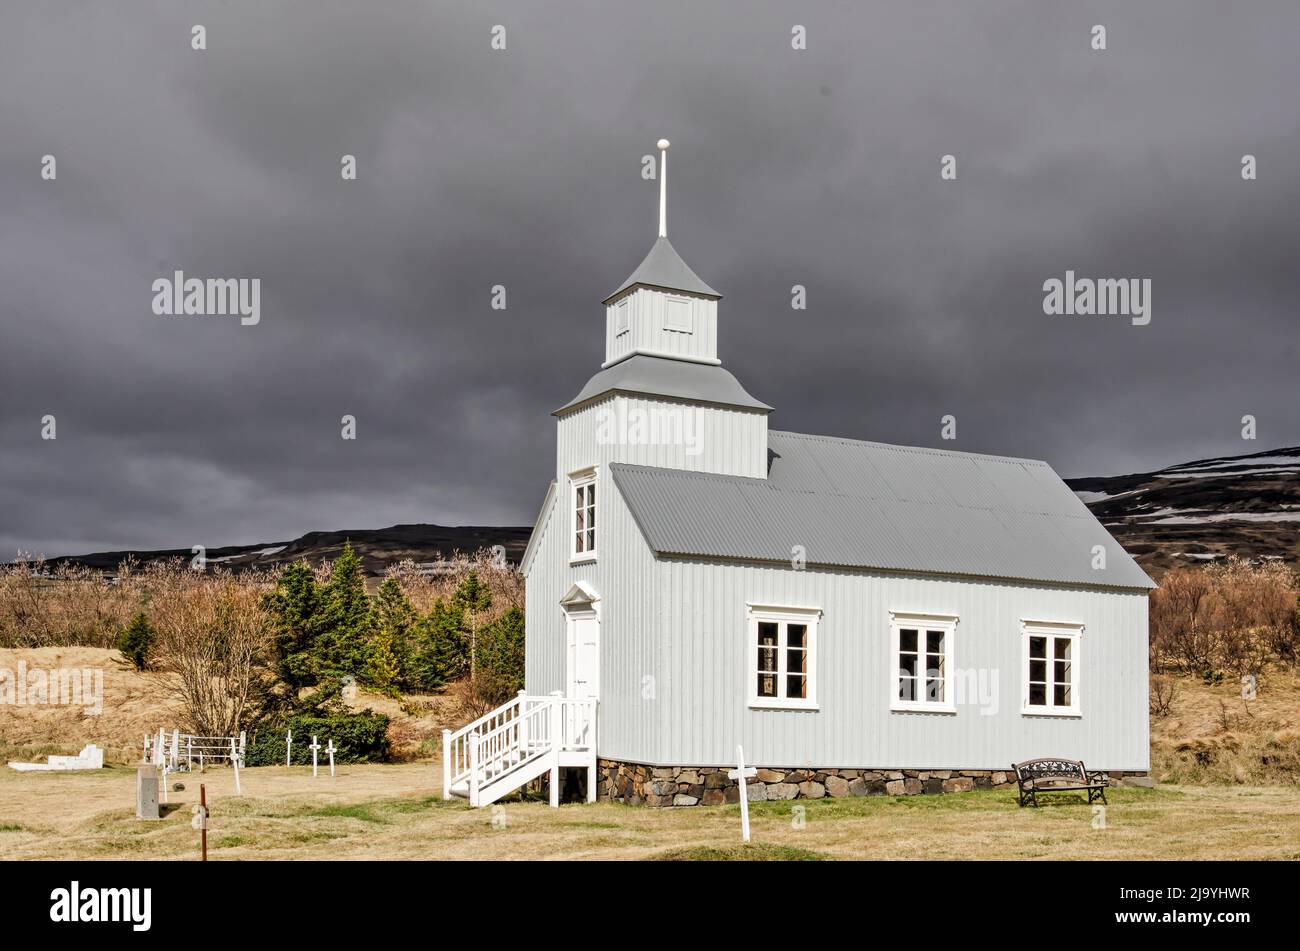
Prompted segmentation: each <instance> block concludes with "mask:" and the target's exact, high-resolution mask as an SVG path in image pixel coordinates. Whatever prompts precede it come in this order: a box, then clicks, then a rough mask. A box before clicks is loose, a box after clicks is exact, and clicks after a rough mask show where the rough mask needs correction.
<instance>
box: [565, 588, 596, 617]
mask: <svg viewBox="0 0 1300 951" xmlns="http://www.w3.org/2000/svg"><path fill="white" fill-rule="evenodd" d="M599 601H600V595H599V594H597V593H596V589H595V588H593V587H592V586H591V585H590V584H589V583H588V582H586V581H578V582H575V583H574V585H573V587H571V588H570V589H569V590H568V591H567V592H566V593H565V595H564V597H562V598H560V607H562V608H564V609H565V610H566V611H569V610H579V611H580V610H583V609H586V610H591V611H594V610H596V606H597V603H598V602H599Z"/></svg>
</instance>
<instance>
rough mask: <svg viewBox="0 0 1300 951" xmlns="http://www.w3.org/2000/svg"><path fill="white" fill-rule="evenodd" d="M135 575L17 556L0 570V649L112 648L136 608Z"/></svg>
mask: <svg viewBox="0 0 1300 951" xmlns="http://www.w3.org/2000/svg"><path fill="white" fill-rule="evenodd" d="M140 596H141V590H140V577H139V571H138V569H137V567H136V565H135V564H134V563H133V562H130V561H127V562H123V563H122V565H121V566H120V567H119V569H118V572H117V574H116V576H115V577H114V578H112V579H106V578H105V576H104V574H103V572H101V571H98V570H95V569H92V568H85V567H80V566H77V565H66V564H60V565H56V566H54V567H50V566H48V565H47V564H46V563H45V561H44V559H41V558H30V557H28V556H25V555H21V554H20V555H19V557H18V560H17V561H15V562H14V563H13V564H10V565H3V566H0V647H54V646H66V647H113V646H114V645H115V643H116V641H117V637H118V635H119V634H120V633H121V631H122V628H124V627H125V626H126V625H127V624H128V623H129V622H130V620H131V616H132V615H133V614H134V613H135V611H136V610H137V606H138V605H139V602H140Z"/></svg>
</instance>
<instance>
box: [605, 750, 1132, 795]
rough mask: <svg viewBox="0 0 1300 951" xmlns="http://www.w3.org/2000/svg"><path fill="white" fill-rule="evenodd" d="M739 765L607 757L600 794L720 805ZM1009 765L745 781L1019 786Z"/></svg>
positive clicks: (790, 787)
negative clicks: (674, 763)
mask: <svg viewBox="0 0 1300 951" xmlns="http://www.w3.org/2000/svg"><path fill="white" fill-rule="evenodd" d="M734 768H735V767H734V766H643V765H641V764H640V763H621V762H618V761H616V760H607V759H602V760H598V761H597V763H596V797H597V798H598V799H609V800H613V801H615V802H624V803H628V804H629V805H643V804H644V805H649V806H696V805H703V806H716V805H721V804H723V803H727V802H739V801H740V787H739V785H738V784H737V783H736V781H735V780H732V779H728V778H727V773H728V772H729V771H730V770H732V769H734ZM1106 772H1107V775H1108V776H1110V781H1111V784H1112V785H1116V786H1119V785H1149V782H1150V781H1149V780H1148V779H1147V774H1146V773H1144V772H1121V771H1118V770H1108V771H1106ZM1015 786H1016V776H1015V773H1013V772H1012V771H1011V770H1009V769H1005V770H1004V769H809V768H806V767H791V768H789V769H769V768H761V767H760V768H759V770H758V775H757V776H756V777H754V778H753V779H749V780H747V781H746V783H745V788H746V790H747V791H748V794H749V801H750V802H765V801H768V800H780V799H822V798H824V797H826V796H830V797H833V798H839V797H843V796H919V795H924V794H929V793H945V792H969V791H970V790H972V789H1014V788H1015Z"/></svg>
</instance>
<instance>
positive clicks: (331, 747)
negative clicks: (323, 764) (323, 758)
mask: <svg viewBox="0 0 1300 951" xmlns="http://www.w3.org/2000/svg"><path fill="white" fill-rule="evenodd" d="M325 752H326V753H328V754H329V755H330V775H331V776H333V775H334V753H335V752H336V751H335V749H334V740H333V739H331V740H330V741H329V746H327V747H325Z"/></svg>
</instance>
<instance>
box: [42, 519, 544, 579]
mask: <svg viewBox="0 0 1300 951" xmlns="http://www.w3.org/2000/svg"><path fill="white" fill-rule="evenodd" d="M531 534H532V529H531V528H510V527H505V528H496V527H491V526H481V525H461V526H455V527H451V526H445V525H420V524H415V525H392V526H390V527H388V528H362V529H353V530H348V531H332V532H308V533H307V534H306V535H303V536H301V537H299V538H295V539H294V540H293V541H287V542H272V543H270V544H268V543H266V542H260V543H258V544H256V545H229V546H226V547H223V548H209V549H208V550H207V551H206V552H205V555H206V557H207V560H208V563H209V564H218V565H222V566H225V567H228V568H232V569H234V570H240V569H247V568H253V567H257V568H275V567H277V566H279V565H283V564H286V563H288V562H293V561H298V560H300V559H306V560H307V561H309V562H311V563H312V564H318V563H320V562H322V561H330V560H333V559H334V558H337V557H338V555H339V552H341V551H342V550H343V546H344V544H345V543H347V542H351V543H352V547H353V548H354V549H356V552H357V554H358V555H360V556H361V563H362V566H363V567H364V569H365V572H366V574H368V575H372V576H378V575H382V574H383V573H384V571H385V570H386V569H387V568H388V567H390V566H391V565H395V564H397V563H398V562H400V561H404V560H406V559H410V560H412V561H415V562H419V563H427V562H435V561H439V560H441V559H444V558H448V557H450V556H451V555H452V553H453V552H457V551H459V552H462V553H464V554H473V553H474V552H476V551H478V550H479V549H482V548H492V547H493V546H496V545H501V546H502V547H503V548H505V551H506V559H507V560H508V561H511V562H514V563H516V564H517V563H518V562H519V559H520V558H521V557H523V553H524V548H525V547H527V545H528V536H529V535H531ZM128 556H130V557H134V558H135V559H136V560H137V561H140V562H149V561H159V560H165V559H169V558H181V559H183V560H185V561H187V562H188V561H189V560H190V559H191V558H193V557H194V556H193V554H192V553H191V552H190V549H188V548H169V549H161V550H157V551H105V552H95V553H93V554H89V555H73V556H66V557H62V558H50V559H48V563H49V564H50V565H57V564H74V565H85V566H86V567H89V568H95V569H98V570H101V571H105V572H112V571H115V570H116V569H117V566H118V565H119V564H121V563H122V561H124V560H125V559H126V558H127V557H128Z"/></svg>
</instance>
